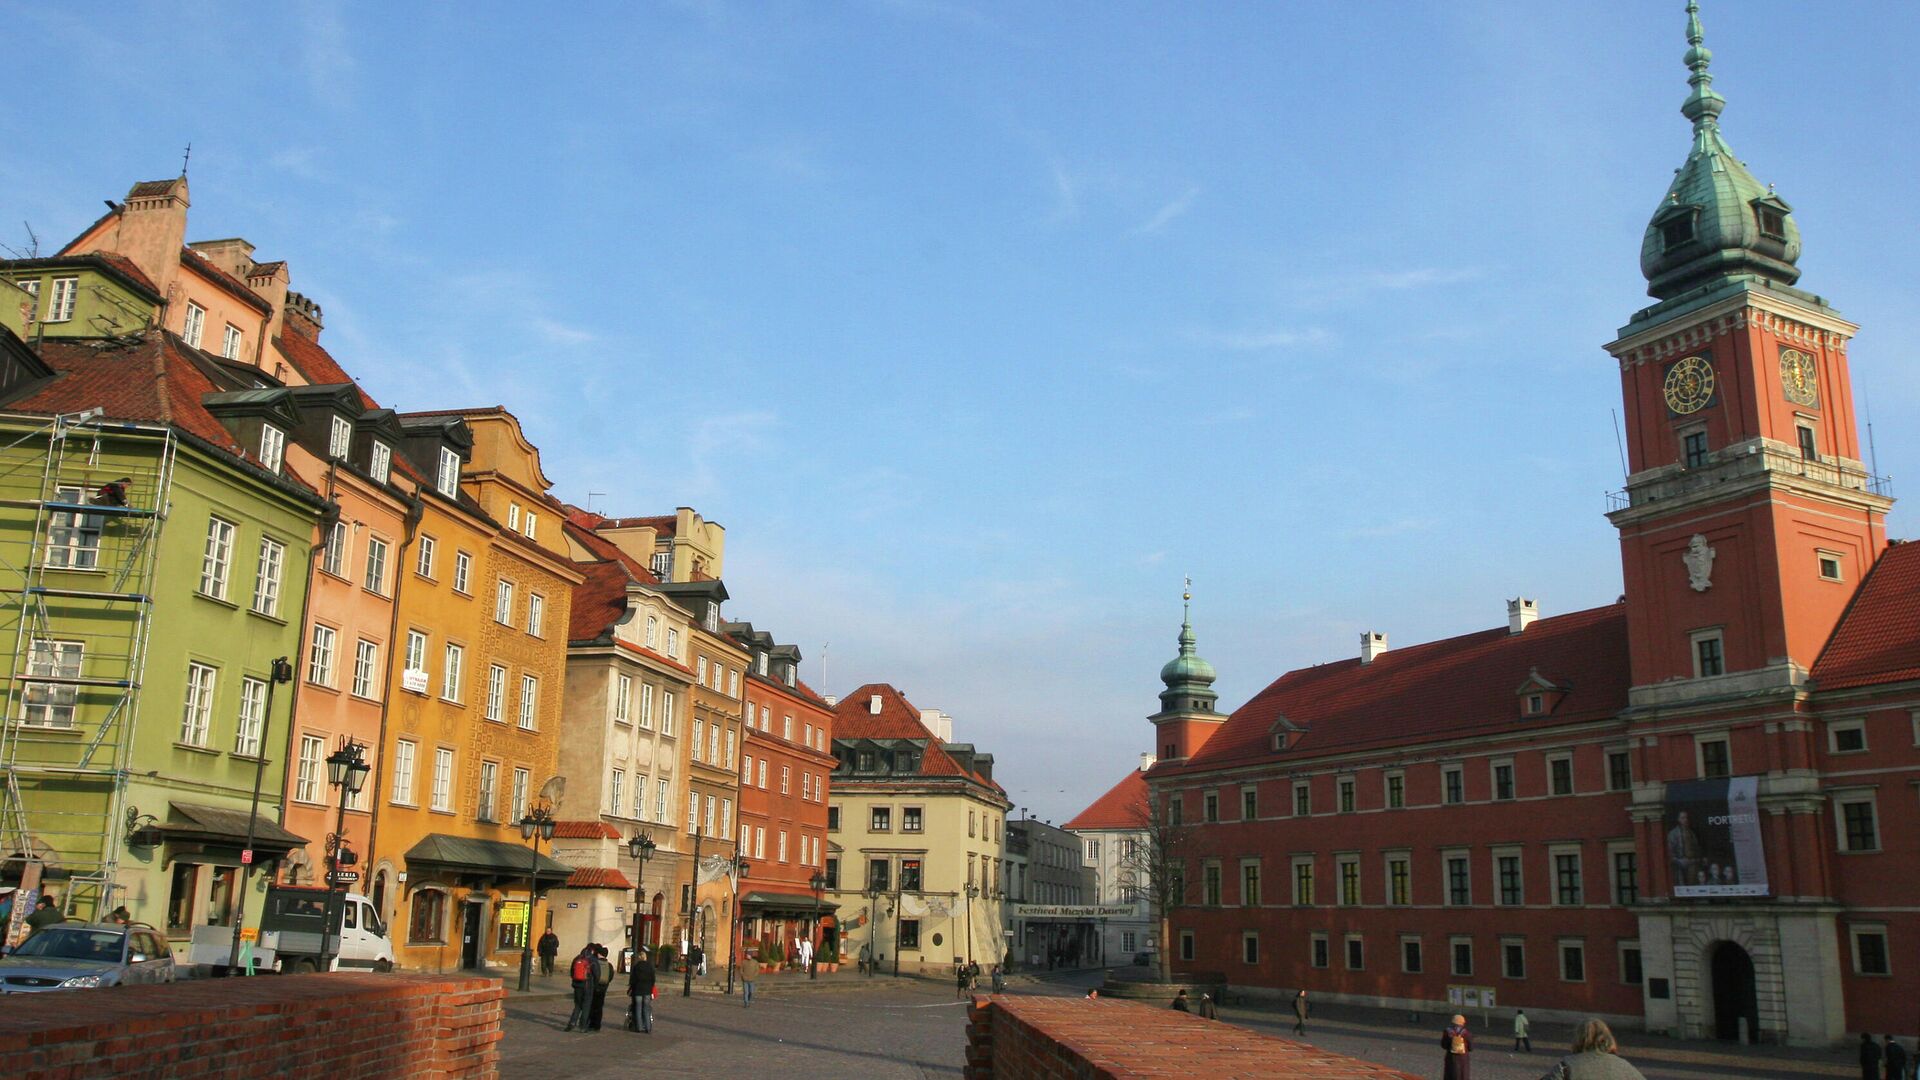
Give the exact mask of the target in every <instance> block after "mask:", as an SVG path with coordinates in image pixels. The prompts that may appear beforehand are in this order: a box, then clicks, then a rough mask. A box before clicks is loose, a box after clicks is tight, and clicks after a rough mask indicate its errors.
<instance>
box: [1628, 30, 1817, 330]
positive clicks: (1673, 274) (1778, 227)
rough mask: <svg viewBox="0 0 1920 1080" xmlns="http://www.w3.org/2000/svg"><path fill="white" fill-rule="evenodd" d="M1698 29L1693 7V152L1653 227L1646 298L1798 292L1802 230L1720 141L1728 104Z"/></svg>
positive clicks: (1646, 245)
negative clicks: (1733, 289) (1742, 290)
mask: <svg viewBox="0 0 1920 1080" xmlns="http://www.w3.org/2000/svg"><path fill="white" fill-rule="evenodd" d="M1704 41H1705V35H1704V34H1703V33H1702V32H1701V30H1700V5H1699V3H1698V2H1697V0H1689V2H1688V4H1687V46H1688V47H1687V52H1686V56H1685V57H1684V58H1683V59H1684V61H1685V63H1686V65H1687V67H1688V69H1690V70H1691V71H1692V72H1693V74H1692V75H1690V76H1688V78H1687V82H1688V83H1689V84H1690V85H1691V86H1692V87H1693V90H1692V92H1691V93H1689V94H1688V95H1687V99H1686V101H1685V102H1683V103H1682V104H1681V106H1680V112H1681V114H1682V115H1683V116H1685V117H1686V118H1687V119H1688V120H1691V121H1692V122H1693V150H1692V151H1691V152H1690V153H1689V154H1688V155H1687V161H1686V164H1684V165H1682V166H1681V167H1680V168H1679V169H1678V170H1676V171H1675V173H1674V177H1673V185H1672V186H1671V187H1669V188H1667V194H1666V197H1665V198H1663V199H1661V200H1660V206H1659V208H1658V209H1657V210H1655V211H1654V214H1653V220H1652V221H1650V222H1648V223H1647V232H1646V236H1645V237H1644V238H1643V239H1642V240H1641V242H1640V272H1641V273H1642V274H1644V275H1646V278H1647V293H1648V295H1650V296H1653V297H1655V298H1656V299H1660V300H1668V299H1671V298H1673V297H1675V296H1678V295H1680V294H1681V293H1684V292H1687V291H1688V290H1690V289H1693V288H1695V287H1697V286H1700V285H1704V284H1708V283H1711V282H1715V281H1721V280H1727V279H1748V280H1762V281H1772V282H1777V283H1779V284H1782V285H1792V284H1793V283H1794V282H1795V281H1796V280H1798V279H1799V277H1800V270H1799V268H1798V267H1796V266H1795V265H1794V263H1795V262H1797V261H1798V260H1799V258H1800V227H1799V226H1798V225H1796V224H1795V223H1794V220H1793V208H1792V207H1790V206H1788V205H1787V204H1786V202H1785V201H1783V200H1782V199H1781V198H1780V197H1779V196H1777V195H1775V194H1774V193H1773V189H1772V188H1771V187H1769V186H1767V185H1765V184H1762V183H1761V182H1760V181H1758V180H1756V179H1754V177H1753V174H1752V173H1750V172H1748V171H1747V166H1746V163H1744V162H1742V161H1741V160H1740V159H1739V158H1737V157H1735V156H1734V154H1733V150H1732V148H1730V147H1729V146H1727V143H1726V140H1725V139H1723V138H1721V137H1720V113H1721V110H1723V109H1725V108H1726V107H1727V99H1726V98H1723V97H1721V96H1720V95H1719V94H1718V93H1716V92H1715V91H1714V89H1713V76H1712V75H1710V74H1708V73H1707V65H1708V64H1709V63H1710V62H1711V61H1712V60H1713V53H1711V52H1709V51H1708V50H1707V47H1706V45H1705V44H1704Z"/></svg>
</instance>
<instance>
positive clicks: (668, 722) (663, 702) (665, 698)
mask: <svg viewBox="0 0 1920 1080" xmlns="http://www.w3.org/2000/svg"><path fill="white" fill-rule="evenodd" d="M673 706H674V700H673V691H671V690H662V691H660V734H662V735H671V734H673V722H674V716H673Z"/></svg>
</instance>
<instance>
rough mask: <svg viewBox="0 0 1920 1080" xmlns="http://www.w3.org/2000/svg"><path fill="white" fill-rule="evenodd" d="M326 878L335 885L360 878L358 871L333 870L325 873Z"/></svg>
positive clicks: (349, 882) (349, 883) (346, 883)
mask: <svg viewBox="0 0 1920 1080" xmlns="http://www.w3.org/2000/svg"><path fill="white" fill-rule="evenodd" d="M327 880H328V881H331V882H333V883H334V884H335V885H351V884H353V883H354V882H356V881H359V880H360V871H358V870H335V871H333V872H332V873H330V874H328V875H327Z"/></svg>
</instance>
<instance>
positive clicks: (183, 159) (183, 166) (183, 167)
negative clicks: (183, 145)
mask: <svg viewBox="0 0 1920 1080" xmlns="http://www.w3.org/2000/svg"><path fill="white" fill-rule="evenodd" d="M192 160H193V144H192V143H188V144H187V149H186V152H185V153H182V154H181V155H180V179H182V180H185V179H186V178H187V162H189V161H192Z"/></svg>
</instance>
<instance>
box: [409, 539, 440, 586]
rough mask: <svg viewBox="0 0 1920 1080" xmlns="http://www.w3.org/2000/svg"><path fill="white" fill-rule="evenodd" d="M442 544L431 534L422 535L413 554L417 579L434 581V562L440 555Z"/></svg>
mask: <svg viewBox="0 0 1920 1080" xmlns="http://www.w3.org/2000/svg"><path fill="white" fill-rule="evenodd" d="M439 547H440V542H439V541H438V540H436V539H434V537H433V535H432V534H431V533H421V534H420V538H419V541H418V544H417V545H416V546H415V548H414V552H413V572H414V574H415V576H417V577H423V578H426V579H427V580H428V581H432V580H434V577H433V561H434V556H435V554H437V553H438V550H439Z"/></svg>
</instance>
